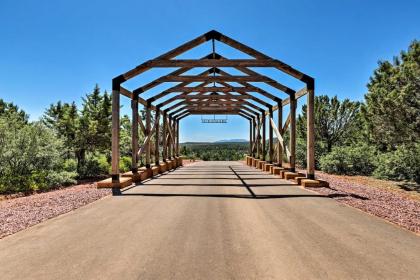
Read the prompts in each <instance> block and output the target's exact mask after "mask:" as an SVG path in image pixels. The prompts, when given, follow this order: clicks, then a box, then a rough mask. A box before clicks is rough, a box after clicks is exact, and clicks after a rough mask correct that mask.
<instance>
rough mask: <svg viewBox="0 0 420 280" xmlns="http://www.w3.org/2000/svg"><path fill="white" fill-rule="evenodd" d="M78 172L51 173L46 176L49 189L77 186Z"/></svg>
mask: <svg viewBox="0 0 420 280" xmlns="http://www.w3.org/2000/svg"><path fill="white" fill-rule="evenodd" d="M76 177H77V173H76V172H68V171H61V172H51V173H49V174H48V175H47V176H46V183H47V185H46V186H47V188H52V187H53V188H54V187H59V186H69V185H73V184H76V183H77V181H76V179H75V178H76Z"/></svg>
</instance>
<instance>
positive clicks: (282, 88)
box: [98, 30, 324, 194]
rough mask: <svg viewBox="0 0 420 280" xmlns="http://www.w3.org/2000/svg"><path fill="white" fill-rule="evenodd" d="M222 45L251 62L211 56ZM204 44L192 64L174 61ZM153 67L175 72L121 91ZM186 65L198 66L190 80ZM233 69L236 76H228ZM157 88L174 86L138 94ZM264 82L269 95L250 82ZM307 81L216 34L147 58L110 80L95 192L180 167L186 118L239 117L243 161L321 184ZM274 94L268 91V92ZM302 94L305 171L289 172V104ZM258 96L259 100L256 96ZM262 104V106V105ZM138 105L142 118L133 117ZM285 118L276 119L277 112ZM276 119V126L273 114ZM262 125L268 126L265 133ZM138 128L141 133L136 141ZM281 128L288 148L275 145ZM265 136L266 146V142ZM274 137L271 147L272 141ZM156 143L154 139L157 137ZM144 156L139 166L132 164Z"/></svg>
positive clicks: (310, 81)
mask: <svg viewBox="0 0 420 280" xmlns="http://www.w3.org/2000/svg"><path fill="white" fill-rule="evenodd" d="M216 40H217V41H219V42H222V43H224V44H227V45H228V46H230V47H233V48H235V49H237V50H239V51H241V52H243V53H245V54H247V55H248V56H251V57H252V59H229V58H226V57H223V56H221V55H220V54H218V53H217V52H216V49H215V41H216ZM208 41H211V43H212V51H211V52H210V53H209V54H208V55H206V56H205V57H202V58H199V59H176V57H177V56H179V55H180V54H182V53H184V52H186V51H188V50H191V49H193V48H195V47H197V46H199V45H201V44H203V43H205V42H208ZM153 68H178V69H177V70H175V71H173V72H171V73H169V74H167V75H164V76H161V77H159V78H157V79H155V80H153V81H151V82H149V83H147V84H145V85H142V86H141V87H139V88H137V89H134V90H129V89H127V88H126V87H124V86H123V84H124V82H126V81H128V80H130V79H132V78H134V77H136V76H138V75H141V74H142V73H144V72H146V71H148V70H150V69H153ZM194 68H206V70H205V71H204V72H202V73H199V74H195V75H192V74H191V70H192V69H194ZM251 68H272V69H277V70H279V71H281V72H283V73H285V74H287V75H289V76H291V77H293V78H295V79H297V80H299V81H301V82H302V83H303V84H304V85H305V86H304V87H303V88H300V89H292V88H290V87H288V86H286V85H284V84H282V83H280V82H279V81H277V80H275V79H273V78H271V77H268V76H266V75H263V74H261V73H259V72H257V71H255V70H253V69H251ZM227 69H234V71H235V72H238V71H239V72H240V73H241V75H235V74H232V73H229V70H227ZM163 83H176V84H175V85H173V86H171V87H170V88H168V89H165V90H163V91H161V92H160V93H158V94H155V95H153V96H151V97H148V98H147V99H146V98H143V97H142V95H143V94H145V93H146V92H147V93H149V91H150V90H151V89H153V88H155V87H157V86H159V85H161V84H163ZM255 83H264V84H266V85H269V86H270V87H271V88H273V89H274V91H270V92H269V91H267V90H265V89H263V88H261V87H258V86H256V85H255ZM314 86H315V81H314V78H312V77H311V76H309V75H307V74H304V73H302V72H300V71H298V70H296V69H295V68H293V67H291V66H290V65H288V64H286V63H284V62H282V61H279V60H277V59H274V58H271V57H269V56H267V55H265V54H263V53H261V52H259V51H257V50H254V49H252V48H250V47H248V46H246V45H244V44H242V43H240V42H238V41H236V40H234V39H232V38H229V37H228V36H225V35H223V34H221V33H219V32H217V31H214V30H212V31H210V32H207V33H205V34H203V35H201V36H199V37H197V38H195V39H193V40H191V41H189V42H187V43H185V44H183V45H181V46H179V47H177V48H175V49H173V50H171V51H169V52H167V53H165V54H163V55H161V56H159V57H156V58H155V59H152V60H148V61H146V62H144V63H142V64H140V65H138V66H137V67H135V68H133V69H131V70H129V71H127V72H126V73H124V74H121V75H119V76H117V77H115V78H114V79H113V80H112V174H111V175H112V177H111V178H110V179H108V180H105V181H102V182H99V183H98V187H112V188H113V192H114V194H118V193H119V192H120V191H119V190H120V188H123V187H126V186H128V185H130V184H131V183H132V182H133V181H134V182H138V181H141V180H144V179H146V178H149V177H152V176H154V175H156V174H158V173H163V172H165V171H167V170H170V169H173V168H176V167H178V166H180V165H182V159H181V158H180V155H179V126H180V121H181V120H182V119H184V118H186V117H187V116H189V115H239V116H241V117H243V118H245V119H246V120H248V121H249V127H250V128H249V141H250V142H249V143H250V147H249V155H248V156H247V158H246V160H247V164H248V165H250V166H254V167H256V168H260V169H262V170H264V171H268V172H271V173H272V174H278V175H279V176H281V177H284V178H286V179H289V178H296V177H299V179H298V180H297V181H298V182H299V183H302V184H312V185H316V184H323V183H324V182H320V181H317V180H314V179H315V159H314V156H315V155H314V141H315V139H314V95H315V88H314ZM274 92H276V93H274ZM121 95H123V96H125V97H128V98H130V99H131V108H132V168H131V172H127V173H124V174H120V170H119V161H120V96H121ZM305 95H306V96H307V133H306V135H307V151H306V154H307V169H306V174H301V173H297V172H296V170H295V162H296V160H295V158H296V107H297V99H298V98H301V97H303V96H305ZM261 96H263V97H264V98H263V99H262V98H261ZM268 100H269V101H268ZM139 104H141V105H142V106H144V108H145V111H146V114H145V118H144V123H143V120H141V118H140V117H139ZM285 106H289V107H290V109H289V115H288V116H287V118H286V119H285V121H284V122H283V107H285ZM276 111H277V112H276ZM275 113H276V114H277V122H275V121H274V114H275ZM267 128H268V129H267ZM139 129H141V130H142V132H143V134H144V135H145V140H144V142H143V143H139ZM287 130H289V143H286V142H285V141H284V140H283V135H284V133H285V132H286V131H287ZM267 131H268V145H267V144H266V141H267V135H266V132H267ZM274 135H275V136H276V138H277V140H278V141H277V142H276V143H275V142H274ZM160 138H161V139H160ZM142 155H144V157H145V164H144V166H142V167H140V166H139V158H140V156H142Z"/></svg>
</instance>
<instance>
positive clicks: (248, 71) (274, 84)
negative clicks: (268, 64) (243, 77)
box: [219, 55, 295, 94]
mask: <svg viewBox="0 0 420 280" xmlns="http://www.w3.org/2000/svg"><path fill="white" fill-rule="evenodd" d="M219 59H227V58H225V57H223V56H220V55H219ZM235 69H236V70H239V71H241V72H242V73H244V74H247V75H250V76H257V75H258V76H261V77H263V78H265V79H266V80H267V82H265V83H266V84H268V85H270V86H272V87H274V88H276V89H278V90H281V91H283V92H285V93H287V94H293V93H295V91H294V90H293V89H291V88H289V87H287V86H285V85H283V84H281V83H279V82H277V81H275V80H273V79H271V78H270V77H267V76H265V75H262V74H261V73H258V72H256V71H253V70H251V69H249V68H246V67H235Z"/></svg>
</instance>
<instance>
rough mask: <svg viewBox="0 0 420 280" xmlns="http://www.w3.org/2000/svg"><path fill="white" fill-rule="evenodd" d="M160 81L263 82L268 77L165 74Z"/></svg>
mask: <svg viewBox="0 0 420 280" xmlns="http://www.w3.org/2000/svg"><path fill="white" fill-rule="evenodd" d="M159 81H161V82H188V83H193V82H208V83H213V82H216V83H218V82H236V83H240V82H265V81H268V79H266V78H264V77H261V76H232V75H222V76H204V75H203V76H192V75H183V76H175V75H167V76H164V77H162V78H159Z"/></svg>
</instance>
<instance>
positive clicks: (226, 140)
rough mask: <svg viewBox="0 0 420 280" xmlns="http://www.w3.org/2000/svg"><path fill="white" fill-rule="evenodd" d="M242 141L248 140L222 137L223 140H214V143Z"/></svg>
mask: <svg viewBox="0 0 420 280" xmlns="http://www.w3.org/2000/svg"><path fill="white" fill-rule="evenodd" d="M243 142H248V140H245V139H224V140H219V141H215V142H214V143H243Z"/></svg>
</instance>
